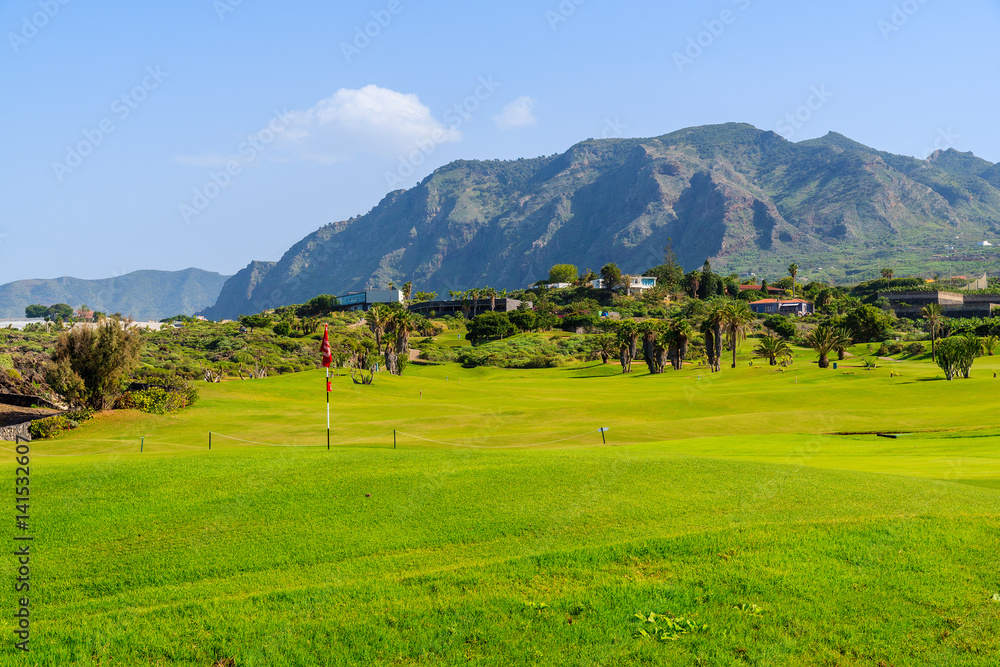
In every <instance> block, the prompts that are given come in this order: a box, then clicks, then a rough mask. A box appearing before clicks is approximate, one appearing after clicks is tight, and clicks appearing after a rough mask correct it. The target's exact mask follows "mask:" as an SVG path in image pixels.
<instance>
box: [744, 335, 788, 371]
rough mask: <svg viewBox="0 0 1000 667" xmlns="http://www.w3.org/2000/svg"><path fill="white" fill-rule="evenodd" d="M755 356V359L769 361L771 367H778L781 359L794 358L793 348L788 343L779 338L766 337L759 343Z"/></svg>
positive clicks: (755, 349)
mask: <svg viewBox="0 0 1000 667" xmlns="http://www.w3.org/2000/svg"><path fill="white" fill-rule="evenodd" d="M753 354H754V356H755V357H762V358H764V359H767V361H768V363H769V364H770V365H771V366H777V365H778V360H779V359H785V358H787V357H791V356H792V348H791V347H790V346H789V345H788V342H787V341H785V340H784V339H782V338H779V337H778V336H764V337H763V338H761V339H760V342H758V343H757V347H755V348H754V351H753Z"/></svg>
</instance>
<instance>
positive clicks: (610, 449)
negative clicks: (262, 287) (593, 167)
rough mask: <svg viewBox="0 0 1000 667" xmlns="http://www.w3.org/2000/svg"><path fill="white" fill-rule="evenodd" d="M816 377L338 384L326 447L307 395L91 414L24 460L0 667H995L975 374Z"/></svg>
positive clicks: (319, 391)
mask: <svg viewBox="0 0 1000 667" xmlns="http://www.w3.org/2000/svg"><path fill="white" fill-rule="evenodd" d="M747 349H748V348H747ZM812 358H813V356H812V354H811V353H807V352H805V351H801V350H800V351H797V353H796V360H795V363H794V365H793V366H792V367H790V368H788V369H785V370H784V371H783V372H778V371H776V370H775V369H774V368H773V367H768V366H760V365H759V362H755V365H754V366H753V367H750V366H749V365H748V363H747V359H748V357H746V356H745V355H744V356H741V358H740V361H739V365H738V368H736V369H734V370H732V369H729V368H726V367H724V369H723V372H722V373H719V374H715V375H712V374H708V373H706V372H705V369H704V368H698V367H691V368H690V369H688V368H685V370H684V371H682V372H668V373H667V374H665V375H662V376H649V375H648V374H647V373H646V371H645V367H644V366H640V365H639V364H636V365H635V367H634V368H635V372H634V373H633V374H631V375H622V374H621V373H620V368H619V367H618V366H617V365H610V364H609V365H607V366H603V365H601V364H593V363H591V364H584V365H581V366H576V367H571V368H556V369H546V370H530V371H529V370H525V371H510V370H496V369H477V370H468V369H462V368H460V367H458V366H456V365H454V364H445V365H440V366H412V365H411V366H410V367H408V368H407V371H406V375H405V376H404V377H402V378H392V377H388V376H386V375H384V374H380V375H379V376H378V377H377V378H376V381H375V384H374V385H373V386H370V387H360V386H355V385H353V384H352V383H351V381H350V378H349V377H346V376H341V377H338V378H335V380H334V391H333V392H332V393H331V399H332V401H331V402H332V408H333V410H332V414H333V422H334V428H333V432H332V441H333V442H334V443H335V446H334V447H333V449H332V450H331V451H327V450H326V431H325V425H326V421H325V411H324V410H325V404H324V398H325V396H324V391H323V389H324V379H323V374H322V373H321V372H310V373H302V374H297V375H286V376H281V377H275V378H271V379H268V380H263V381H247V382H227V383H223V384H221V385H209V384H202V385H200V387H199V388H200V390H201V392H202V399H201V400H200V401H199V402H198V404H197V405H196V406H194V407H193V408H191V409H189V410H187V411H184V412H182V413H179V414H176V415H171V416H151V415H144V414H140V413H132V412H129V413H116V414H110V415H102V416H99V417H98V418H97V419H95V420H94V421H93V422H90V423H88V424H87V425H86V426H85V427H84V428H82V429H79V430H77V431H74V432H71V433H70V434H68V435H66V436H64V437H61V438H59V439H57V440H53V441H39V442H34V443H32V444H31V452H32V453H31V456H32V461H31V487H32V489H31V493H32V511H31V518H32V522H31V524H32V530H31V533H32V534H33V535H34V536H35V541H34V543H33V544H32V553H33V555H32V563H31V567H32V569H31V577H32V589H31V594H30V595H31V605H32V617H31V620H32V625H31V632H32V639H31V651H30V653H27V654H21V653H20V652H18V651H15V649H14V646H13V644H14V639H13V636H12V635H11V634H10V633H9V632H8V634H7V639H5V641H4V642H3V644H2V645H0V664H2V665H59V666H61V665H101V666H102V667H103V666H106V665H147V664H150V665H199V666H205V667H208V666H210V665H226V664H231V663H229V662H228V661H227V659H229V658H232V659H234V660H235V663H234V664H236V665H240V666H241V667H242V666H244V665H246V666H250V665H253V666H261V667H263V666H273V665H359V664H387V665H438V664H449V665H467V664H479V665H498V666H500V665H536V664H545V665H768V666H770V665H872V666H877V665H893V666H894V667H900V666H902V665H996V664H998V660H1000V658H998V656H1000V602H998V601H995V600H994V598H993V596H994V594H997V593H1000V568H998V554H1000V411H998V410H997V401H996V399H995V396H996V395H997V391H998V389H1000V380H994V378H993V371H994V370H995V369H996V367H998V366H1000V358H997V361H996V362H994V361H993V359H994V358H992V357H987V358H984V359H980V360H978V361H977V362H976V365H975V367H974V369H973V378H972V379H970V380H961V381H958V380H956V381H953V382H945V381H943V380H941V379H938V378H941V377H942V375H941V373H940V371H939V370H938V369H937V368H935V367H932V366H931V365H930V363H929V362H927V361H901V362H886V363H885V365H884V366H883V367H880V368H879V369H878V370H876V371H871V372H866V371H864V370H862V369H860V368H854V367H853V366H854V365H856V364H855V363H854V362H851V361H847V362H845V364H846V367H845V364H842V365H841V366H840V368H839V369H838V370H837V371H833V370H832V369H831V370H826V371H821V370H819V369H818V368H817V367H816V365H815V364H814V363H810V361H811V360H812ZM724 366H725V365H724ZM890 372H892V373H893V377H890ZM601 426H607V427H609V428H610V429H611V430H610V431H609V432H608V433H607V436H608V442H607V444H606V445H603V444H602V443H601V437H600V434H599V433H598V432H597V428H598V427H601ZM394 429H395V430H396V431H398V432H399V434H398V435H397V446H398V448H397V449H395V450H394V449H393V436H392V432H393V430H394ZM209 431H213V432H214V433H215V434H216V435H214V436H213V439H212V450H211V451H209V450H208V432H209ZM876 431H877V432H882V433H885V432H894V433H900V434H904V435H900V436H899V437H898V438H896V439H889V438H882V437H877V436H875V435H874V434H873V432H876ZM402 434H406V435H402ZM837 434H848V435H837ZM224 436H228V437H224ZM142 437H144V438H145V441H144V445H143V447H144V451H143V452H142V453H141V454H140V453H139V451H138V450H139V442H140V438H142ZM232 438H238V440H237V439H232ZM247 441H249V442H247ZM254 443H270V444H272V445H281V446H266V445H261V444H254ZM340 443H345V444H340ZM445 443H448V444H445ZM457 445H461V446H457ZM105 450H110V451H105ZM97 452H100V453H97ZM10 456H11V457H12V456H13V454H10ZM9 461H10V463H9V465H8V474H9V475H10V477H13V476H14V467H15V465H14V463H13V461H12V460H10V459H9ZM11 481H13V480H11ZM10 512H11V513H12V514H13V513H14V508H13V504H12V505H11V507H10ZM8 519H9V520H8V521H6V523H5V525H7V526H8V529H7V531H6V532H5V534H6V536H7V537H6V538H5V539H6V540H7V545H8V546H9V545H12V544H13V540H12V533H13V516H10V517H9V518H8ZM7 551H13V548H8V549H7ZM5 562H6V565H4V567H6V568H7V576H8V585H7V586H5V587H4V589H3V590H4V592H3V595H2V604H3V608H4V610H6V611H8V612H11V613H8V614H7V618H8V626H10V624H12V622H11V620H10V619H11V618H12V612H13V610H14V609H16V606H15V598H14V593H13V591H12V586H11V585H10V582H11V581H12V580H13V577H14V572H15V569H16V565H15V563H14V558H13V557H12V556H8V557H7V559H6V561H5ZM650 613H655V614H658V615H664V617H665V618H666V617H670V616H673V617H681V620H683V619H689V620H690V621H692V622H693V627H694V628H695V630H694V631H692V632H687V633H681V634H677V635H676V636H672V635H671V634H670V633H669V632H668V630H669V623H668V622H667V621H665V620H663V619H656V617H654V621H655V622H648V620H640V619H639V618H637V617H636V614H643V615H644V616H645V617H646V618H647V619H648V618H649V615H650ZM640 631H644V632H645V635H643V634H642V632H640Z"/></svg>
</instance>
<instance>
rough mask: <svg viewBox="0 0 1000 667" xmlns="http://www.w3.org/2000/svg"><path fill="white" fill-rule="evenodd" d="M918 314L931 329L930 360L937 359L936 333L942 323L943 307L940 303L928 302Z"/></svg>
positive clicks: (939, 330)
mask: <svg viewBox="0 0 1000 667" xmlns="http://www.w3.org/2000/svg"><path fill="white" fill-rule="evenodd" d="M920 316H921V317H923V318H924V319H925V320H927V324H928V327H929V328H930V330H931V361H935V362H936V361H937V335H938V334H939V333H940V332H941V327H942V325H943V324H944V319H945V318H944V309H943V308H942V307H941V304H940V303H929V304H927V305H926V306H924V307H923V308H921V309H920Z"/></svg>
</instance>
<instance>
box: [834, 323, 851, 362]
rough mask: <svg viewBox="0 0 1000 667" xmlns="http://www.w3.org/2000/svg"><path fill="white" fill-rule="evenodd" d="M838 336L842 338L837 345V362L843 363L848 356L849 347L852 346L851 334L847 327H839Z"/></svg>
mask: <svg viewBox="0 0 1000 667" xmlns="http://www.w3.org/2000/svg"><path fill="white" fill-rule="evenodd" d="M837 335H838V336H839V337H840V344H839V345H837V348H836V350H837V360H838V361H843V360H844V357H846V356H847V346H848V345H850V344H851V342H852V339H851V332H850V330H849V329H847V328H846V327H838V328H837Z"/></svg>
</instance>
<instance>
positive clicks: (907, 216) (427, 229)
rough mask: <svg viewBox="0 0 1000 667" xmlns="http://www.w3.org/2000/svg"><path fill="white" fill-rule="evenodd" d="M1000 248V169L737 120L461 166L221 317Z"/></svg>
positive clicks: (322, 240) (309, 243) (249, 293)
mask: <svg viewBox="0 0 1000 667" xmlns="http://www.w3.org/2000/svg"><path fill="white" fill-rule="evenodd" d="M998 234H1000V166H998V165H994V164H992V163H990V162H988V161H986V160H981V159H979V158H977V157H975V156H974V155H972V154H971V153H959V152H958V151H955V150H946V151H938V152H936V153H934V154H933V155H931V156H930V157H929V158H928V159H926V160H919V159H916V158H912V157H906V156H900V155H893V154H890V153H885V152H882V151H878V150H876V149H873V148H869V147H868V146H865V145H863V144H860V143H858V142H855V141H852V140H851V139H848V138H847V137H844V136H842V135H839V134H836V133H830V134H828V135H827V136H825V137H822V138H819V139H813V140H809V141H803V142H799V143H791V142H789V141H787V140H785V139H784V138H782V137H781V136H779V135H777V134H775V133H774V132H769V131H763V130H759V129H757V128H755V127H753V126H751V125H745V124H738V123H731V124H725V125H712V126H704V127H695V128H689V129H685V130H680V131H678V132H673V133H671V134H667V135H663V136H661V137H655V138H649V139H602V140H587V141H584V142H581V143H579V144H577V145H575V146H573V147H572V148H570V149H569V150H568V151H566V152H565V153H563V154H561V155H554V156H549V157H540V158H532V159H520V160H514V161H507V162H501V161H470V160H460V161H457V162H453V163H451V164H448V165H446V166H444V167H441V168H440V169H438V170H436V171H435V172H434V173H433V174H431V175H430V176H428V177H427V178H426V179H424V180H423V181H422V182H421V183H420V184H418V185H417V186H415V187H413V188H411V189H409V190H405V191H404V190H400V191H395V192H391V193H389V194H388V195H387V196H386V197H385V198H384V199H383V200H382V201H381V202H380V203H379V204H378V205H377V206H376V207H375V208H374V209H372V210H371V211H370V212H368V213H367V214H365V215H362V216H359V217H355V218H352V219H350V220H346V221H343V222H338V223H333V224H330V225H327V226H325V227H322V228H321V229H319V230H317V231H316V232H314V233H312V234H310V235H309V236H307V237H306V238H305V239H303V240H302V241H300V242H299V243H297V244H295V245H294V246H293V247H292V248H291V249H289V250H288V251H287V252H286V253H285V255H284V256H283V257H282V258H281V260H280V261H279V262H277V263H276V264H269V263H268V264H264V263H254V264H251V265H250V266H248V267H247V268H246V269H244V270H243V271H240V272H239V273H238V274H237V275H236V276H233V278H231V279H230V282H229V284H227V285H226V287H225V288H224V290H223V295H224V297H220V300H219V301H218V303H217V304H216V305H215V306H214V308H212V309H210V312H211V313H212V316H213V317H216V318H218V317H234V316H236V315H239V314H241V313H252V312H259V311H260V310H262V309H264V308H268V307H274V306H279V305H284V304H288V303H301V302H304V301H306V300H308V299H310V298H312V297H313V296H316V295H317V294H321V293H329V294H339V293H344V292H346V291H348V290H360V289H364V288H365V287H368V286H384V285H385V284H386V283H388V282H389V281H392V282H394V283H395V284H396V285H401V284H402V283H404V282H406V281H408V280H412V281H413V282H414V288H415V289H417V290H432V291H437V292H439V293H441V294H446V293H447V291H448V290H451V289H465V288H468V287H471V286H475V285H484V284H489V285H492V286H494V287H499V288H517V287H523V286H526V285H528V284H530V283H532V282H534V281H535V280H538V279H540V278H544V277H545V276H546V275H547V273H548V269H549V267H550V266H552V265H553V264H556V263H562V262H568V263H572V264H576V265H578V266H579V267H580V268H581V269H584V268H591V269H594V270H595V271H596V270H599V269H600V267H601V266H602V265H603V264H605V263H607V262H609V261H614V262H617V263H618V264H619V266H620V267H621V268H622V269H623V270H624V271H625V272H627V273H639V272H642V271H644V270H645V269H648V268H650V267H652V266H654V265H656V264H659V263H660V261H661V258H662V256H663V249H664V246H665V245H666V244H667V242H668V239H671V241H672V244H673V248H674V250H675V252H676V253H677V255H678V257H679V259H680V261H681V263H682V264H683V265H684V266H685V268H686V269H688V270H690V269H693V268H695V267H698V266H700V265H701V264H702V263H703V262H704V261H705V259H711V261H712V264H713V266H714V267H715V268H716V269H717V270H721V271H724V272H729V271H733V272H743V271H754V272H757V273H759V274H762V275H772V276H775V277H777V276H780V275H783V274H784V271H785V267H787V266H788V264H789V263H791V262H797V263H798V264H799V265H800V267H801V273H800V275H801V276H803V277H810V276H812V277H816V278H820V279H825V280H837V279H843V278H845V277H847V278H851V277H858V278H861V277H874V275H868V276H866V275H860V276H858V275H857V274H858V273H859V272H861V271H862V270H864V271H867V272H869V273H873V272H876V271H877V268H876V267H878V266H883V267H885V266H892V267H894V268H895V269H896V270H897V275H903V274H904V273H905V272H906V270H911V271H912V270H915V268H916V267H922V270H925V269H926V267H928V266H934V267H939V266H940V267H942V268H941V269H940V270H941V272H942V273H948V272H949V271H952V270H957V271H973V272H975V273H977V274H978V273H980V272H981V271H982V270H986V269H987V268H997V267H1000V256H997V255H995V254H989V255H988V256H987V255H986V254H985V253H987V252H989V253H992V252H993V251H985V250H982V249H981V248H979V249H977V248H975V242H976V241H983V240H987V239H992V240H996V237H997V235H998ZM946 246H961V247H960V248H959V251H955V252H961V251H965V250H966V249H967V253H966V254H967V256H966V257H964V259H963V257H961V256H959V257H955V258H952V259H963V261H966V263H965V264H961V265H957V264H947V263H944V262H946V261H948V260H949V258H944V259H942V258H935V257H934V255H935V253H942V252H945V250H944V249H945V247H946ZM948 252H952V251H948ZM934 262H938V264H934ZM970 262H971V265H970V264H969V263H970ZM206 312H209V311H206Z"/></svg>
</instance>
